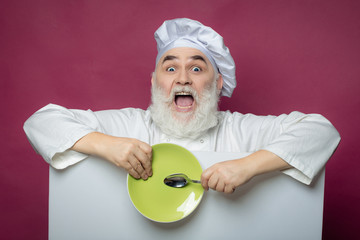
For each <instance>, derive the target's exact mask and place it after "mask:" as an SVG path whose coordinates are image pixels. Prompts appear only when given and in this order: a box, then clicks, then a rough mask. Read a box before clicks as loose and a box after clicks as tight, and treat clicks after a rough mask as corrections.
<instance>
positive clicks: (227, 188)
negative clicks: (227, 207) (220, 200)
mask: <svg viewBox="0 0 360 240" xmlns="http://www.w3.org/2000/svg"><path fill="white" fill-rule="evenodd" d="M234 191H235V187H234V186H232V185H226V186H225V190H224V192H225V193H228V194H230V193H233V192H234Z"/></svg>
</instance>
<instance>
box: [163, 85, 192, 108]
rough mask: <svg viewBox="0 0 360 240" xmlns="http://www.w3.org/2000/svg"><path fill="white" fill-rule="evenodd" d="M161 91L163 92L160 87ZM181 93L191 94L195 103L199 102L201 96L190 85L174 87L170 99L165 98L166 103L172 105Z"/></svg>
mask: <svg viewBox="0 0 360 240" xmlns="http://www.w3.org/2000/svg"><path fill="white" fill-rule="evenodd" d="M158 89H159V90H161V91H163V89H162V88H160V87H158ZM179 92H186V93H189V94H191V96H192V97H193V98H194V101H195V102H198V101H199V94H198V93H197V92H196V90H195V89H194V88H192V87H190V86H188V85H186V86H174V87H173V88H172V89H171V92H170V94H169V97H167V98H165V99H164V100H165V102H166V103H168V104H170V103H172V102H173V101H174V99H175V96H176V94H177V93H179Z"/></svg>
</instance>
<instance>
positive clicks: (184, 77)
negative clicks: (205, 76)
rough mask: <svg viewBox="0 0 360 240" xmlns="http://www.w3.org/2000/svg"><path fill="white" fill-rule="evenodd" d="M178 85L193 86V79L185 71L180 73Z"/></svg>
mask: <svg viewBox="0 0 360 240" xmlns="http://www.w3.org/2000/svg"><path fill="white" fill-rule="evenodd" d="M176 83H177V84H181V85H191V84H192V81H191V78H190V77H189V76H188V74H187V73H186V71H185V70H183V71H181V72H180V73H179V75H178V78H177V80H176Z"/></svg>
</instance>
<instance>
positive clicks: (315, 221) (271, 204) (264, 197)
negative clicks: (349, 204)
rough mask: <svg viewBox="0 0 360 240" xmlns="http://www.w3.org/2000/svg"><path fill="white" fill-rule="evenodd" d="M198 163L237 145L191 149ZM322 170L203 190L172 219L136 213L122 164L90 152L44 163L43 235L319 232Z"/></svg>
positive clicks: (303, 235)
mask: <svg viewBox="0 0 360 240" xmlns="http://www.w3.org/2000/svg"><path fill="white" fill-rule="evenodd" d="M194 155H195V156H196V157H197V158H198V160H199V162H200V164H201V165H202V167H203V168H207V167H208V166H210V165H212V164H213V163H215V162H217V161H221V160H229V159H234V158H237V157H241V156H244V154H241V153H213V152H194ZM324 176H325V173H324V171H323V172H322V173H321V174H320V176H319V177H318V178H317V179H316V181H315V182H314V183H313V184H312V185H311V186H306V185H303V184H302V183H299V182H297V181H295V180H293V179H292V178H290V177H288V176H286V175H284V174H282V173H271V174H265V175H262V176H259V177H256V178H254V179H252V180H251V181H250V182H249V183H247V184H246V185H245V186H243V187H240V188H238V189H237V190H236V191H235V193H234V194H232V195H226V194H223V193H218V192H215V191H212V190H210V191H208V192H205V195H204V197H203V199H202V201H201V203H200V205H199V206H198V208H197V209H196V210H195V211H194V212H193V213H192V214H191V215H190V216H188V217H187V218H185V219H183V220H181V221H178V222H175V223H156V222H153V221H151V220H148V219H146V218H145V217H143V216H142V215H141V214H140V213H139V212H138V211H137V210H136V208H135V207H134V206H133V205H132V202H131V200H130V198H129V196H128V193H127V186H126V172H125V171H123V170H122V169H119V168H117V167H115V166H113V165H112V164H110V163H108V162H106V161H104V160H102V159H98V158H95V157H89V158H88V159H86V160H84V161H82V162H80V163H78V164H76V165H74V166H72V167H69V168H68V169H66V170H61V171H59V170H55V169H53V168H50V194H49V239H51V240H56V239H61V240H64V239H66V240H71V239H76V240H80V239H86V240H90V239H101V240H107V239H172V240H175V239H181V240H184V239H197V240H198V239H244V240H248V239H256V240H261V239H266V240H269V239H276V240H280V239H287V240H288V239H291V240H296V239H299V240H304V239H306V240H311V239H317V240H320V239H321V233H322V215H323V197H324Z"/></svg>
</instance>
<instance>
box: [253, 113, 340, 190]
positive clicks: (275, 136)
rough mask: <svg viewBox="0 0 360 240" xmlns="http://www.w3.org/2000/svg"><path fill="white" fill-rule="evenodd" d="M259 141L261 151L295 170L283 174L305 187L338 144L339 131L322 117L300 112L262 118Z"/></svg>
mask: <svg viewBox="0 0 360 240" xmlns="http://www.w3.org/2000/svg"><path fill="white" fill-rule="evenodd" d="M260 137H261V138H262V139H261V140H259V141H260V142H262V143H261V144H260V145H261V149H264V150H268V151H270V152H273V153H275V154H276V155H278V156H279V157H281V158H282V159H283V160H285V161H286V162H288V163H289V164H290V165H291V166H293V167H294V168H291V169H288V170H285V171H283V172H284V173H285V174H287V175H290V176H292V177H293V178H295V179H297V180H299V181H301V182H303V183H305V184H310V183H311V181H312V180H313V178H314V177H315V176H316V175H317V174H318V173H319V171H320V170H321V169H322V168H323V167H324V166H325V164H326V162H327V161H328V160H329V158H330V157H331V155H332V154H333V152H334V151H335V149H336V148H337V146H338V144H339V142H340V135H339V133H338V131H337V130H336V129H335V128H334V126H333V125H332V124H331V123H330V122H329V121H328V120H327V119H326V118H325V117H323V116H321V115H319V114H303V113H300V112H292V113H291V114H289V115H285V114H283V115H280V116H278V117H274V118H272V117H268V118H265V120H264V121H263V123H262V127H261V129H260ZM263 141H264V142H263Z"/></svg>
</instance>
